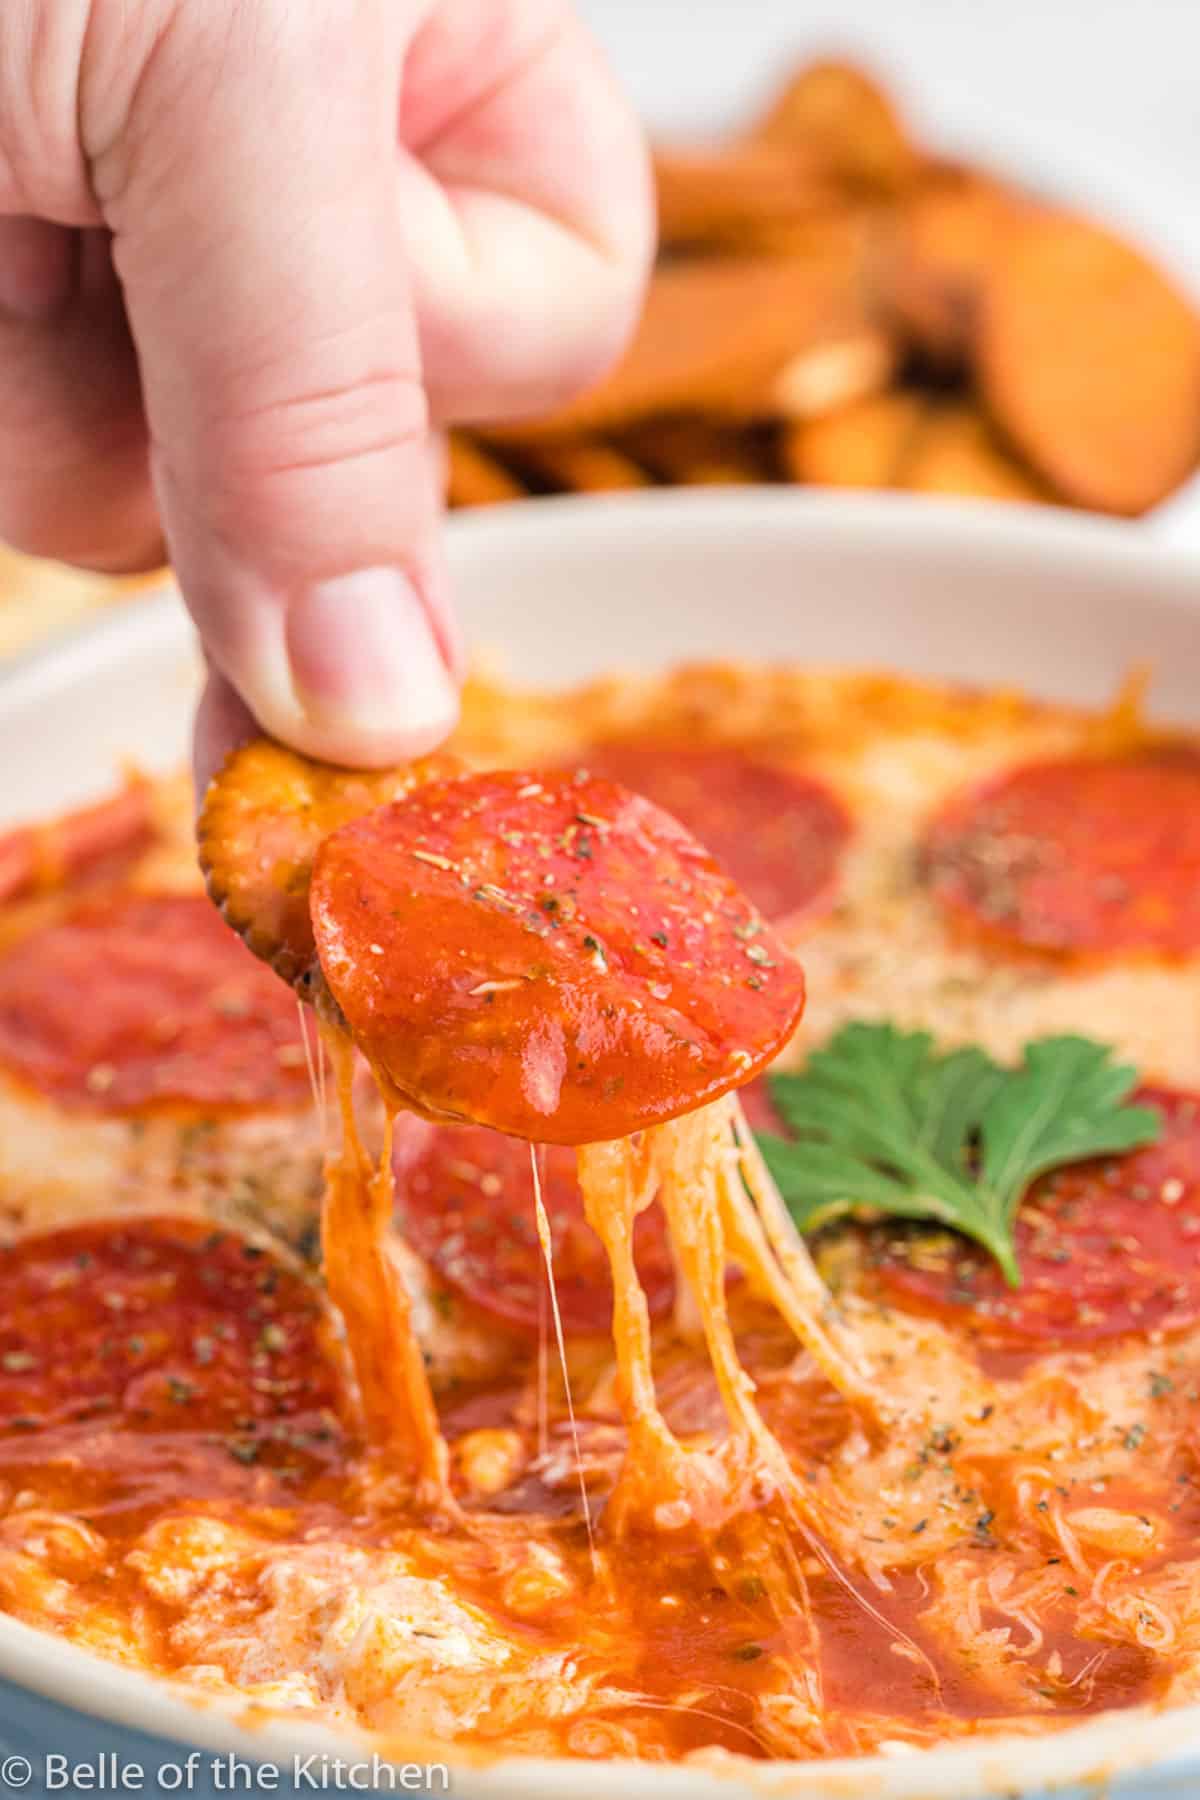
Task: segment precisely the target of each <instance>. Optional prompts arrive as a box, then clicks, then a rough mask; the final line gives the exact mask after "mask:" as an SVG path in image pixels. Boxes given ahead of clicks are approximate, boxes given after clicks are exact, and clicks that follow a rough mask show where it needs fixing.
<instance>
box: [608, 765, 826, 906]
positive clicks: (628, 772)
mask: <svg viewBox="0 0 1200 1800" xmlns="http://www.w3.org/2000/svg"><path fill="white" fill-rule="evenodd" d="M587 768H588V770H589V772H590V773H591V774H593V775H603V776H606V777H607V778H608V779H609V780H610V781H619V782H620V783H621V784H622V786H624V787H627V788H632V789H633V791H634V793H637V794H644V795H645V796H646V798H647V799H648V800H653V802H654V804H655V805H656V806H661V807H662V809H663V811H664V812H669V813H670V814H671V815H672V817H674V818H676V819H678V820H679V822H680V824H681V825H685V826H686V827H687V829H688V830H689V831H690V832H692V833H693V834H694V835H695V836H696V837H698V838H699V840H700V842H701V843H702V844H704V845H705V846H706V847H707V848H708V849H709V850H711V851H712V853H713V855H714V856H715V857H716V859H717V861H718V862H719V863H720V864H721V866H722V867H723V868H725V869H728V871H729V873H730V874H731V875H732V876H733V878H734V880H735V881H736V882H737V883H738V886H739V887H741V888H742V889H743V891H744V892H745V893H746V894H748V895H749V897H750V899H751V900H753V902H754V904H755V906H757V907H758V909H759V911H760V912H761V913H762V914H763V915H764V916H765V917H766V918H768V919H782V918H785V917H788V918H791V917H794V916H795V915H797V914H803V913H809V912H813V911H816V910H819V909H820V908H821V907H822V906H823V905H827V904H828V902H829V901H830V899H831V898H832V896H833V893H834V889H835V886H836V880H837V872H838V861H839V858H840V856H841V853H842V850H843V848H844V846H845V844H846V841H847V839H848V838H849V836H850V819H849V816H848V814H847V812H846V809H845V808H844V807H843V805H842V803H841V801H840V800H838V798H837V797H836V795H834V794H832V793H831V792H830V791H829V789H828V788H827V787H825V786H824V785H823V784H822V783H821V782H819V781H814V780H813V779H812V778H811V776H808V775H800V774H796V773H795V772H793V771H792V770H789V769H781V768H777V767H776V766H775V765H774V764H772V763H765V762H757V761H755V760H754V759H753V758H752V757H749V756H746V755H744V754H743V753H742V752H741V751H740V750H731V749H716V750H687V749H680V748H670V747H665V746H663V745H655V744H615V743H613V744H597V745H596V746H595V748H594V749H591V750H589V751H588V752H587Z"/></svg>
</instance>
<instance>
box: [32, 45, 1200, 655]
mask: <svg viewBox="0 0 1200 1800" xmlns="http://www.w3.org/2000/svg"><path fill="white" fill-rule="evenodd" d="M654 174H655V182H656V189H657V199H658V210H659V237H660V247H659V255H658V260H657V263H656V266H655V269H654V273H653V276H652V279H651V282H650V287H649V290H648V293H647V297H646V304H645V308H644V311H643V314H642V318H641V322H640V325H639V327H638V329H637V332H636V335H635V337H634V341H633V343H632V344H631V346H630V348H629V350H628V352H627V353H626V355H625V356H624V358H623V359H622V360H621V362H620V363H619V364H618V365H617V367H616V368H615V369H614V370H613V371H612V372H611V373H610V374H609V375H608V376H607V377H606V378H605V379H604V380H603V381H601V382H600V383H599V384H598V385H597V386H595V387H593V388H592V389H590V390H589V391H588V392H586V393H585V394H583V395H581V396H580V397H579V398H578V399H576V400H574V401H573V402H572V403H571V404H570V405H568V406H566V407H564V408H562V409H561V410H560V411H558V412H555V413H553V414H551V415H549V416H546V417H542V418H535V419H529V420H522V421H520V422H517V423H514V424H511V425H506V426H504V427H495V426H488V427H486V428H485V427H480V428H478V429H475V428H470V427H465V426H464V427H459V428H456V429H454V430H452V431H451V432H450V434H449V438H448V453H447V495H448V500H449V504H450V506H451V508H452V509H455V510H457V509H464V508H474V507H480V506H489V505H495V504H500V503H510V502H516V501H523V500H527V499H538V498H545V497H550V496H555V495H562V494H595V495H603V494H611V493H629V492H633V491H636V490H639V489H654V488H662V487H681V486H684V487H740V486H747V485H756V484H770V485H782V486H786V485H801V486H805V487H816V488H824V489H842V490H847V489H856V488H857V489H865V488H871V489H889V490H892V491H894V492H896V493H900V494H908V495H912V496H916V497H918V499H919V500H921V501H926V502H927V501H928V500H930V499H935V500H936V499H942V500H946V499H951V500H953V499H969V500H982V501H998V502H1009V503H1013V502H1016V503H1024V504H1033V505H1048V506H1058V507H1066V508H1075V509H1081V510H1083V511H1087V512H1093V513H1102V514H1108V515H1111V516H1115V517H1118V518H1126V519H1139V518H1145V517H1147V516H1153V515H1156V514H1158V513H1159V512H1160V511H1161V509H1164V508H1166V512H1165V513H1163V517H1164V518H1169V517H1170V516H1171V514H1172V512H1176V513H1177V512H1178V506H1179V503H1178V500H1177V502H1176V507H1175V508H1171V507H1170V506H1169V504H1168V503H1170V502H1171V501H1172V498H1173V497H1176V496H1179V495H1180V492H1181V490H1182V489H1184V488H1185V486H1186V484H1187V483H1188V482H1189V480H1190V479H1191V478H1192V477H1193V476H1194V475H1195V474H1196V473H1197V469H1198V466H1200V304H1198V302H1197V299H1196V298H1195V297H1193V295H1192V294H1190V293H1189V292H1188V291H1187V289H1186V286H1185V285H1184V283H1182V282H1181V281H1180V279H1179V277H1178V276H1177V275H1175V274H1174V273H1172V272H1170V271H1169V270H1168V269H1167V268H1166V267H1165V266H1162V265H1160V263H1159V262H1158V261H1157V260H1156V258H1155V256H1154V254H1152V253H1150V252H1148V251H1147V249H1146V248H1145V247H1143V246H1142V245H1140V244H1139V243H1138V242H1137V241H1135V239H1134V237H1133V236H1132V235H1128V234H1127V232H1126V230H1125V229H1124V227H1122V228H1121V229H1118V228H1116V227H1115V226H1114V225H1113V223H1112V222H1111V221H1108V222H1106V220H1105V219H1104V218H1103V217H1102V216H1100V211H1099V209H1098V210H1097V211H1095V212H1093V211H1087V212H1085V211H1083V210H1077V209H1076V208H1074V207H1073V206H1071V205H1070V204H1069V203H1066V202H1064V200H1063V199H1062V198H1061V197H1060V196H1058V195H1057V194H1055V195H1051V194H1050V193H1049V192H1047V191H1043V189H1042V187H1041V186H1040V185H1039V184H1038V183H1037V182H1036V181H1034V182H1030V181H1028V180H1026V179H1025V178H1024V177H1022V176H1021V175H1006V174H1005V173H1003V172H1002V171H1001V170H1000V169H999V168H998V167H996V168H993V167H991V166H985V165H984V164H983V162H982V161H975V160H968V159H964V158H962V157H960V156H956V157H951V156H949V155H946V154H944V153H943V152H942V150H941V149H939V146H938V145H937V144H936V143H933V142H929V141H926V139H925V137H924V136H923V134H922V133H921V131H920V129H919V126H918V125H916V124H914V122H913V121H912V120H911V119H910V118H909V117H907V116H906V114H905V112H904V111H903V110H902V108H901V107H900V106H899V105H898V103H897V101H896V99H895V97H894V96H893V94H892V93H891V92H890V91H889V89H888V87H887V86H886V85H885V84H884V83H883V82H882V81H880V80H879V79H878V78H877V77H876V76H875V74H873V73H872V72H869V71H868V70H867V69H866V68H864V67H862V66H859V65H858V64H857V63H856V62H853V61H850V60H845V59H841V58H821V59H818V60H813V61H808V62H805V63H803V64H802V65H800V66H799V67H797V68H796V69H795V70H794V71H793V72H792V73H791V74H790V75H789V76H788V77H787V79H785V80H784V81H783V82H782V84H781V85H780V86H779V88H778V89H777V90H776V92H775V93H774V95H773V96H772V97H771V99H770V100H769V102H768V104H767V105H766V106H765V108H763V109H761V110H760V111H759V112H758V113H757V115H756V116H753V117H751V118H749V119H748V120H747V121H746V122H745V123H744V124H743V125H742V127H741V129H739V130H737V131H735V132H733V133H732V134H731V135H728V136H726V137H725V138H723V139H722V140H720V141H718V142H698V141H697V142H670V143H668V142H662V143H658V144H656V145H655V146H654ZM1130 216H1131V215H1130V209H1129V208H1128V206H1126V207H1124V208H1123V209H1122V218H1123V220H1124V221H1126V222H1127V221H1128V220H1129V218H1130ZM1163 235H1164V234H1163V232H1162V231H1161V230H1160V231H1159V233H1158V237H1159V240H1160V241H1161V240H1162V239H1163ZM1197 491H1198V493H1200V486H1198V490H1197ZM1184 502H1185V507H1186V510H1187V511H1189V512H1190V511H1191V508H1190V507H1187V505H1186V503H1187V496H1184ZM1191 535H1192V536H1193V538H1194V537H1195V535H1196V534H1195V533H1194V532H1193V533H1191ZM155 579H156V577H153V576H152V577H142V578H137V579H136V580H118V581H113V580H111V579H106V578H104V577H101V576H93V575H88V574H83V573H79V572H77V571H73V570H64V569H62V568H60V567H58V566H57V565H54V564H47V563H37V562H34V561H32V560H30V559H28V558H24V557H19V556H17V555H16V554H15V553H13V552H11V551H7V550H5V549H4V548H3V547H2V546H0V667H2V666H3V663H4V661H5V660H6V659H11V658H12V657H13V656H14V655H15V654H16V653H17V652H19V651H21V650H24V649H26V648H28V647H30V645H32V644H33V643H35V642H37V641H38V640H40V639H41V638H43V637H45V636H48V635H51V634H61V633H62V632H63V631H64V630H69V629H70V628H71V627H72V626H74V625H75V624H76V623H78V622H79V621H81V620H82V619H84V618H85V617H87V616H89V615H90V614H92V613H94V612H95V611H96V610H98V609H99V608H102V607H106V606H108V605H110V604H112V603H113V602H114V601H116V600H120V599H121V598H123V597H124V596H126V595H127V594H129V593H131V592H136V591H138V590H139V589H141V588H143V587H145V586H146V585H147V582H153V581H154V580H155Z"/></svg>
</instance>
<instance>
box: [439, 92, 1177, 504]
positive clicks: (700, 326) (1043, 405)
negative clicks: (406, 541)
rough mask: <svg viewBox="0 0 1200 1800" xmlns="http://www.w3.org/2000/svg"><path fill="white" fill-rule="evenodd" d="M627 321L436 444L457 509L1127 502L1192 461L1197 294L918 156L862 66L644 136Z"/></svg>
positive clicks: (1155, 493) (1151, 265)
mask: <svg viewBox="0 0 1200 1800" xmlns="http://www.w3.org/2000/svg"><path fill="white" fill-rule="evenodd" d="M654 167H655V178H656V185H657V193H658V206H659V227H660V252H659V258H658V263H657V266H656V268H655V272H654V276H653V279H652V282H651V286H650V291H649V294H648V297H647V302H646V307H645V311H644V314H643V317H642V322H641V325H640V328H639V330H638V333H637V336H636V338H635V340H634V342H633V344H632V346H631V348H630V350H629V352H628V354H627V355H626V356H625V358H624V359H623V361H622V362H621V363H620V364H619V365H618V367H617V368H616V369H615V370H614V371H613V373H612V374H611V375H610V376H609V377H608V378H607V379H606V380H605V381H603V382H602V383H601V384H600V385H599V386H597V387H595V388H593V389H592V390H591V391H590V392H588V393H587V394H585V395H583V396H582V397H581V398H580V399H578V400H576V401H574V402H573V403H572V404H571V405H570V406H568V407H565V408H564V409H562V410H561V411H560V412H557V413H555V414H553V415H551V416H549V417H546V418H542V419H535V420H530V421H526V422H523V423H521V424H519V425H514V426H511V427H507V428H505V429H503V430H488V431H486V432H484V431H481V432H468V431H459V432H455V433H453V434H452V436H451V446H450V499H451V503H452V505H455V506H471V505H481V504H487V503H489V502H496V501H504V500H514V499H518V498H520V497H522V496H524V495H545V494H556V493H564V492H580V491H583V492H597V493H598V492H605V491H614V490H618V489H636V488H639V487H646V486H661V485H668V486H675V485H716V486H729V485H739V484H745V483H759V482H768V483H801V484H804V485H812V486H819V487H829V488H889V489H893V490H897V491H899V492H904V493H910V494H916V495H926V496H929V495H934V496H937V495H940V496H959V497H967V498H975V499H991V500H998V501H1016V502H1026V503H1033V504H1039V503H1040V504H1045V505H1057V506H1067V507H1076V508H1083V509H1085V510H1089V511H1093V512H1099V513H1107V514H1111V515H1116V516H1119V517H1126V518H1137V517H1141V516H1143V515H1145V514H1147V513H1150V512H1151V511H1153V509H1155V508H1156V507H1158V506H1160V505H1161V504H1162V503H1163V502H1165V501H1167V500H1168V499H1169V498H1170V497H1171V496H1172V495H1173V494H1175V493H1176V492H1177V491H1178V490H1179V489H1180V488H1181V486H1182V485H1183V484H1184V483H1185V482H1186V481H1187V480H1188V478H1189V477H1190V476H1191V475H1193V474H1194V473H1195V471H1196V468H1197V464H1198V462H1200V308H1198V306H1197V303H1196V301H1195V300H1194V299H1193V298H1192V297H1191V296H1190V295H1189V294H1188V293H1187V292H1185V291H1184V289H1183V288H1182V286H1181V285H1180V284H1179V282H1178V281H1177V280H1176V278H1174V277H1173V276H1172V275H1171V274H1169V273H1168V272H1167V271H1166V270H1165V269H1164V268H1162V267H1160V266H1158V264H1157V263H1156V262H1155V261H1154V260H1153V258H1152V257H1151V256H1149V255H1147V254H1146V252H1145V251H1144V250H1143V249H1142V248H1141V247H1139V246H1138V245H1137V244H1136V243H1134V242H1133V241H1131V240H1129V239H1128V238H1126V237H1125V236H1124V235H1122V234H1121V233H1119V232H1117V231H1115V230H1113V229H1111V228H1110V227H1109V226H1107V225H1106V224H1105V222H1104V221H1103V220H1102V219H1099V218H1095V217H1091V216H1085V215H1084V214H1083V213H1080V212H1076V211H1073V210H1071V209H1070V208H1069V207H1067V206H1065V205H1064V204H1062V202H1061V201H1060V200H1058V199H1057V198H1051V197H1049V196H1047V195H1045V194H1043V193H1040V192H1036V191H1034V190H1033V189H1032V188H1031V187H1029V186H1026V185H1025V184H1023V182H1021V181H1019V180H1016V179H1009V178H1006V177H1005V176H1004V175H1003V174H1001V173H999V172H998V171H996V170H993V169H990V168H984V167H983V166H981V165H978V164H975V163H968V162H965V161H962V160H950V159H948V158H947V157H945V156H943V155H941V154H940V153H939V151H938V148H937V146H936V145H930V144H927V143H926V142H925V141H924V140H923V138H922V137H921V136H920V135H919V133H918V132H917V131H916V130H915V129H914V127H913V125H912V124H911V123H910V121H909V120H908V119H907V118H906V117H904V116H903V114H902V112H901V110H900V108H899V106H898V105H897V103H896V101H895V99H894V98H893V96H892V95H891V94H890V93H889V91H888V90H887V88H886V87H885V86H884V85H883V84H882V83H881V82H880V81H878V80H877V79H876V78H875V77H874V76H873V75H872V74H870V73H868V72H867V70H865V69H864V68H862V67H859V66H857V65H856V64H854V63H852V62H848V61H843V60H836V59H823V60H818V61H813V62H808V63H806V64H804V65H803V66H801V67H799V68H797V69H796V70H795V71H794V73H793V74H792V75H791V76H790V77H789V78H788V79H787V80H786V81H785V82H784V83H783V85H782V87H781V88H780V89H779V90H778V92H777V93H776V94H775V96H774V97H773V98H772V99H771V100H770V102H769V104H768V105H767V107H766V108H765V110H764V111H762V112H761V113H760V114H759V115H758V116H757V117H755V118H752V119H750V120H749V121H748V122H747V123H746V124H745V125H744V127H743V128H742V129H741V130H740V131H738V132H736V133H734V134H733V135H732V136H729V137H727V138H725V139H724V140H723V141H721V142H719V143H714V144H699V143H693V144H689V143H661V144H658V145H656V147H655V151H654Z"/></svg>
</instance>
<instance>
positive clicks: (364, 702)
mask: <svg viewBox="0 0 1200 1800" xmlns="http://www.w3.org/2000/svg"><path fill="white" fill-rule="evenodd" d="M286 630H287V653H288V659H289V662H290V665H291V673H292V682H293V685H294V688H295V693H296V698H297V701H298V702H299V704H300V706H301V707H302V708H303V710H304V712H305V714H306V716H307V718H308V721H309V723H310V724H311V725H312V727H313V728H314V730H315V731H316V732H318V733H319V734H320V737H321V739H322V741H323V743H324V744H325V746H326V750H325V753H326V754H328V755H331V756H341V757H343V758H344V759H346V760H348V761H356V760H361V759H364V758H367V757H373V756H374V755H376V754H377V753H379V754H386V753H388V751H389V746H390V747H391V749H390V754H392V755H399V754H404V753H409V754H415V753H416V752H417V751H418V750H422V749H428V748H431V747H432V746H433V745H434V744H436V743H438V742H440V741H441V739H442V738H443V737H444V736H445V735H446V733H447V732H448V731H449V730H450V729H451V727H452V725H453V724H454V721H455V719H456V717H457V715H458V694H457V691H456V688H455V684H454V682H453V680H452V679H451V676H450V672H449V670H448V669H447V667H446V663H445V661H444V659H443V656H442V653H441V651H440V649H439V647H438V643H437V639H436V637H435V634H434V631H433V628H432V626H431V623H430V617H429V613H428V611H427V609H426V607H425V606H424V604H423V602H422V600H421V598H420V596H419V594H418V593H417V590H416V588H415V587H414V585H413V583H412V582H411V581H410V580H409V579H408V577H407V576H405V575H404V574H402V573H401V571H400V570H399V569H359V570H356V571H355V572H354V573H353V574H349V575H339V576H337V577H336V578H335V579H333V580H331V581H326V582H323V583H321V584H320V585H319V586H317V587H313V588H310V589H308V590H307V592H305V593H303V594H300V595H298V596H297V597H296V599H295V600H294V601H293V602H292V604H291V605H290V606H289V608H288V612H287V627H286ZM397 746H399V748H396V747H397Z"/></svg>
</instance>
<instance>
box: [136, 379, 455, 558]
mask: <svg viewBox="0 0 1200 1800" xmlns="http://www.w3.org/2000/svg"><path fill="white" fill-rule="evenodd" d="M427 434H428V415H427V408H426V402H425V394H424V389H423V387H422V385H421V382H420V378H419V376H418V375H417V373H416V372H415V371H414V370H412V369H408V368H405V367H402V366H396V365H381V366H379V367H376V368H372V369H368V370H367V371H365V372H363V373H361V374H357V375H355V376H354V377H352V378H345V377H340V378H337V379H335V380H334V381H333V382H332V384H331V385H328V386H323V385H320V384H319V383H315V384H310V385H308V386H306V387H302V388H298V389H296V390H294V391H288V392H286V393H283V394H279V395H272V396H270V397H269V398H268V399H266V400H265V401H261V402H256V403H254V404H252V405H251V406H245V405H243V406H240V407H238V406H234V407H232V408H230V409H227V410H224V411H223V412H222V413H221V414H220V415H218V416H217V417H216V418H215V419H213V420H211V421H210V422H208V423H207V424H206V425H205V426H203V427H202V429H201V432H200V436H199V441H198V448H197V453H196V454H197V465H196V466H195V467H193V468H190V469H188V470H186V471H184V470H180V469H178V468H175V467H172V466H171V462H170V451H169V447H168V446H164V445H156V461H157V463H158V466H159V468H160V470H161V469H164V468H165V470H166V474H167V479H168V484H169V485H170V486H171V487H172V488H174V489H175V491H177V492H178V491H180V489H181V488H184V487H186V489H187V490H188V491H190V492H191V493H192V494H193V495H199V496H200V499H201V504H202V505H203V507H204V509H205V512H206V514H207V517H206V519H205V524H206V525H207V527H208V528H209V529H210V530H211V531H213V532H214V533H215V535H216V536H217V537H219V538H221V539H222V540H224V541H226V542H230V543H232V542H236V543H238V544H239V545H244V544H245V543H246V541H247V540H248V539H253V540H255V542H256V543H257V544H258V545H259V547H260V549H261V553H262V555H263V557H264V559H265V560H268V561H274V560H277V559H283V560H284V561H286V560H288V559H290V558H292V557H294V558H295V559H296V560H297V561H300V562H304V563H305V564H311V561H312V558H313V554H314V547H315V546H319V545H320V544H321V543H322V542H326V543H329V544H330V545H331V546H332V545H335V544H336V545H339V546H340V545H345V544H346V542H347V538H348V537H351V538H353V539H354V540H355V542H359V543H361V545H362V547H363V550H364V552H366V551H367V550H368V549H369V548H370V546H371V545H377V546H379V547H382V548H386V547H388V546H389V545H390V544H391V543H392V542H393V541H394V539H395V536H396V531H397V526H398V522H399V520H400V519H401V517H402V513H403V504H402V503H403V500H404V496H405V493H406V491H407V490H410V489H411V488H412V487H413V485H414V483H413V466H414V463H415V460H416V458H417V456H418V455H419V453H420V452H421V450H422V449H423V446H424V444H425V442H426V440H427Z"/></svg>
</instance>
